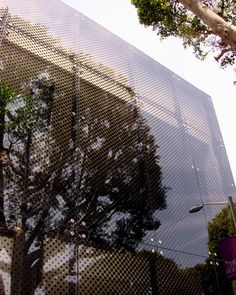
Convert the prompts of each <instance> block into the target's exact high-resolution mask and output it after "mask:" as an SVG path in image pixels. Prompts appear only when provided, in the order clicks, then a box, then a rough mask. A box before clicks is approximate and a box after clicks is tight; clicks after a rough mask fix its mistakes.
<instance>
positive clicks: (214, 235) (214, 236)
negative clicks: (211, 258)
mask: <svg viewBox="0 0 236 295" xmlns="http://www.w3.org/2000/svg"><path fill="white" fill-rule="evenodd" d="M208 233H209V241H208V248H209V251H210V252H211V253H214V252H215V253H217V254H219V241H220V240H222V239H224V238H227V237H230V236H232V235H235V226H234V222H233V218H232V213H231V210H230V207H229V206H226V207H224V208H223V209H222V210H221V211H220V212H219V213H218V214H216V216H215V217H214V218H213V220H212V221H211V222H209V224H208Z"/></svg>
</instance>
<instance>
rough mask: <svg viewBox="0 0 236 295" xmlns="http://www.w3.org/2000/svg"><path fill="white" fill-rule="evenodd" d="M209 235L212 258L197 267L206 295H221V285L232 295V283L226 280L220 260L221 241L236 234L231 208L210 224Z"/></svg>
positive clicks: (218, 215)
mask: <svg viewBox="0 0 236 295" xmlns="http://www.w3.org/2000/svg"><path fill="white" fill-rule="evenodd" d="M208 233H209V240H208V249H209V252H210V253H211V255H210V258H208V259H207V260H206V263H204V264H199V265H197V266H196V269H197V270H198V271H199V272H200V273H201V278H202V283H203V289H204V294H209V295H210V294H219V290H218V289H219V288H218V287H217V285H218V284H219V287H220V289H221V292H223V294H229V295H230V294H232V290H231V286H230V282H229V281H228V280H227V278H226V275H225V270H224V265H223V262H222V261H221V260H220V259H219V258H220V253H219V241H220V240H222V239H224V238H226V237H229V236H232V235H234V234H235V227H234V223H233V218H232V214H231V210H230V208H229V206H226V207H225V208H223V209H222V210H221V211H220V212H219V213H218V214H217V215H216V216H215V217H214V218H213V220H212V221H211V222H210V223H209V224H208ZM216 262H217V263H216ZM216 273H217V276H218V282H217V278H216Z"/></svg>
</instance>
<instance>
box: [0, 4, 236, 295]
mask: <svg viewBox="0 0 236 295" xmlns="http://www.w3.org/2000/svg"><path fill="white" fill-rule="evenodd" d="M0 177H1V178H0V179H1V182H0V226H1V231H0V234H1V236H0V266H1V269H0V292H1V294H24V295H27V294H81V295H82V294H98V295H99V294H104V295H105V294H127V295H128V294H160V295H164V294H167V295H172V294H176V295H178V294H179V295H184V294H186V295H187V294H193V295H200V294H203V292H205V289H204V288H205V287H204V278H203V272H202V270H201V267H200V266H199V265H200V264H202V265H204V267H205V265H206V264H205V263H206V262H205V261H206V260H207V259H209V257H208V253H207V251H208V250H207V239H208V232H207V222H208V221H210V220H211V218H212V217H213V216H214V214H215V213H216V210H215V209H211V210H209V212H207V214H204V213H203V212H199V213H198V215H191V216H190V215H189V214H188V209H189V208H190V207H192V206H193V205H195V204H196V203H199V202H203V201H214V200H219V199H222V197H223V195H228V194H231V193H232V192H234V191H235V189H234V183H233V178H232V174H231V171H230V168H229V163H228V160H227V156H226V153H225V150H224V147H223V143H222V139H221V134H220V131H219V126H218V123H217V120H216V117H215V113H214V109H213V106H212V103H211V100H210V98H209V97H208V96H207V95H206V94H204V93H203V92H201V91H200V90H198V89H196V88H195V87H194V86H192V85H190V84H189V83H187V82H186V81H184V80H182V79H181V78H180V77H178V76H176V75H175V74H174V73H172V72H170V71H169V70H168V69H166V68H164V67H163V66H161V65H160V64H158V63H157V62H155V61H154V60H152V59H151V58H149V57H147V56H145V55H144V54H143V53H141V52H139V51H138V50H137V49H135V48H133V47H132V46H131V45H129V44H127V43H126V42H124V41H123V40H121V39H119V38H118V37H116V36H114V35H113V34H112V33H110V32H108V31H107V30H105V29H104V28H102V27H100V26H99V25H97V24H96V23H94V22H92V21H91V20H89V19H88V18H86V17H85V16H83V15H81V14H80V13H79V12H76V11H75V10H73V9H71V8H70V7H68V6H67V5H65V4H64V3H62V2H61V1H57V0H53V1H50V2H49V3H48V2H47V1H45V0H37V1H36V0H35V1H34V0H32V1H30V2H29V1H24V0H18V1H17V2H15V1H13V0H2V1H1V10H0ZM213 266H215V269H210V272H211V274H212V275H213V276H216V275H217V272H218V270H217V266H216V264H214V265H213Z"/></svg>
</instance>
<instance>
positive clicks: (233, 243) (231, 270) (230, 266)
mask: <svg viewBox="0 0 236 295" xmlns="http://www.w3.org/2000/svg"><path fill="white" fill-rule="evenodd" d="M219 245H220V254H221V258H222V259H223V261H224V266H225V271H226V274H227V277H228V279H235V278H236V237H230V238H227V239H224V240H221V241H220V244H219Z"/></svg>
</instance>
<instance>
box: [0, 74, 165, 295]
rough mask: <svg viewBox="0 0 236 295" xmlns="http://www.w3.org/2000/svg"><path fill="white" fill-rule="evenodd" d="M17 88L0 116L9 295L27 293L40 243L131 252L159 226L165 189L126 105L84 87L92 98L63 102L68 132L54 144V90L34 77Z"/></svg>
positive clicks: (144, 132)
mask: <svg viewBox="0 0 236 295" xmlns="http://www.w3.org/2000/svg"><path fill="white" fill-rule="evenodd" d="M25 85H26V86H25V89H24V91H23V92H24V93H18V94H17V95H16V94H14V95H13V97H14V99H13V100H9V101H8V103H6V106H5V113H4V122H5V128H4V140H3V142H4V150H5V151H6V153H7V157H8V162H7V164H6V165H4V167H3V172H4V180H5V181H4V189H3V192H4V203H5V204H4V208H3V209H4V213H5V219H6V223H7V226H8V228H11V229H14V231H15V232H16V235H15V241H14V249H13V258H12V282H13V284H12V294H20V293H21V292H23V291H22V290H24V292H25V293H24V294H32V292H33V290H35V288H37V286H38V284H39V282H40V269H41V268H42V265H41V263H42V251H43V242H44V240H45V238H46V237H58V238H59V239H64V240H66V241H73V243H75V245H78V244H81V243H83V244H86V245H90V246H93V247H102V248H109V249H110V250H119V251H133V250H134V249H135V248H136V246H137V245H138V244H139V242H140V241H141V240H142V239H143V238H144V237H145V234H146V232H147V231H151V230H155V229H157V228H158V227H159V226H160V221H159V220H158V219H157V218H156V216H155V213H156V211H157V210H160V209H164V208H165V197H166V190H167V189H166V188H165V187H164V186H163V185H162V173H161V168H160V166H159V157H158V155H157V153H156V151H157V146H156V145H155V141H154V137H153V136H151V135H150V131H149V128H148V125H147V124H146V122H145V120H144V119H143V118H142V116H141V115H140V112H139V110H138V109H137V107H136V106H135V104H134V103H133V102H125V101H123V100H122V99H119V98H117V97H116V98H115V97H111V95H109V94H108V93H104V91H101V90H99V89H96V90H95V88H96V87H95V86H89V87H90V89H91V87H92V89H93V91H94V92H96V91H97V92H98V94H99V97H98V96H93V95H91V96H88V93H90V92H88V89H85V90H86V91H84V96H83V95H81V97H80V100H78V97H76V96H75V97H72V98H71V101H72V111H71V114H70V121H71V134H70V136H69V138H70V139H69V140H68V142H66V143H65V142H64V143H63V145H62V144H61V143H59V139H58V138H57V137H58V130H57V128H58V126H57V125H55V126H54V123H53V117H54V120H55V116H56V114H54V113H53V101H54V99H55V97H56V94H55V87H56V85H55V83H54V82H53V80H52V79H51V78H49V77H47V76H45V75H39V76H38V77H37V79H33V80H31V81H30V82H29V83H28V84H27V83H25ZM81 90H82V92H83V86H81ZM12 93H13V91H12ZM78 102H80V104H79V106H78ZM114 134H115V136H114ZM55 153H57V154H59V155H60V157H59V158H57V159H55V157H54V154H55ZM32 248H33V250H32ZM30 249H31V250H30ZM22 274H24V276H22ZM33 274H34V275H33ZM35 274H36V279H35V280H30V279H29V277H33V276H35ZM29 283H30V284H31V286H29ZM26 290H27V291H26ZM26 292H27V293H26Z"/></svg>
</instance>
